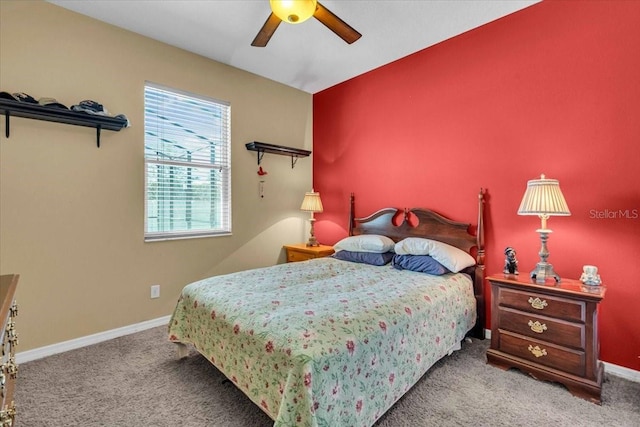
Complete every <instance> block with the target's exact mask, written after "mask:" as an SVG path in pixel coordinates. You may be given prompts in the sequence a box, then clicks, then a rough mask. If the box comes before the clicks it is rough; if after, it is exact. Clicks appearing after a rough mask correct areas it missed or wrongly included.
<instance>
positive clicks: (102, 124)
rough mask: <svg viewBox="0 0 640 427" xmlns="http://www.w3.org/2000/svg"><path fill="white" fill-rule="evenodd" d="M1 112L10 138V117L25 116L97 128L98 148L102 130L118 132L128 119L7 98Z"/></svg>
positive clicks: (1, 103) (3, 101) (6, 134)
mask: <svg viewBox="0 0 640 427" xmlns="http://www.w3.org/2000/svg"><path fill="white" fill-rule="evenodd" d="M0 114H4V115H5V125H6V126H5V136H6V137H7V138H9V134H10V131H9V129H10V127H9V122H10V120H9V119H10V118H11V116H13V117H24V118H27V119H35V120H44V121H47V122H56V123H64V124H68V125H74V126H84V127H90V128H95V129H96V144H97V146H98V148H100V131H102V130H111V131H115V132H118V131H120V130H121V129H122V128H123V127H126V126H127V122H126V120H122V119H116V118H115V117H107V116H94V115H90V114H87V113H82V112H77V111H71V110H64V109H62V108H54V107H44V106H42V105H39V104H28V103H24V102H19V101H11V100H5V99H2V100H0Z"/></svg>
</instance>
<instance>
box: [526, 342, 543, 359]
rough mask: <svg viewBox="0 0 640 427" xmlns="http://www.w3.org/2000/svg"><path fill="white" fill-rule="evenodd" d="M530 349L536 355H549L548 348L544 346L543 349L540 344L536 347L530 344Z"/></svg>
mask: <svg viewBox="0 0 640 427" xmlns="http://www.w3.org/2000/svg"><path fill="white" fill-rule="evenodd" d="M529 351H530V352H531V353H533V355H534V356H535V357H542V356H546V355H547V350H545V349H544V348H542V349H541V348H540V347H538V346H535V347H534V346H532V345H531V344H529Z"/></svg>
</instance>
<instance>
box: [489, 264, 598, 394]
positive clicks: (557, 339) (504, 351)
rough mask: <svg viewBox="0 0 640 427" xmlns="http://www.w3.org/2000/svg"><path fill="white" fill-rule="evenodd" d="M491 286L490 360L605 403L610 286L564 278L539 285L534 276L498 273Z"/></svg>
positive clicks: (495, 363) (493, 277) (505, 367)
mask: <svg viewBox="0 0 640 427" xmlns="http://www.w3.org/2000/svg"><path fill="white" fill-rule="evenodd" d="M487 279H488V280H489V282H490V283H491V347H490V348H489V350H488V351H487V362H488V363H490V364H492V365H495V366H498V367H500V368H503V369H509V368H512V367H514V368H518V369H520V370H522V371H525V372H528V373H529V374H530V375H531V376H533V377H534V378H537V379H541V380H546V381H556V382H559V383H561V384H564V386H565V387H567V389H568V390H569V391H570V392H571V393H573V394H574V395H576V396H578V397H581V398H583V399H587V400H590V401H592V402H594V403H600V395H601V390H602V380H603V375H604V366H603V364H602V362H600V361H599V360H598V356H599V350H600V347H599V343H598V303H600V301H602V299H603V298H604V293H605V289H606V288H605V287H603V286H584V285H583V284H582V283H581V282H579V281H577V280H570V279H562V280H561V281H560V283H558V284H556V283H555V282H554V281H551V282H547V283H545V284H536V283H534V282H532V281H531V279H529V277H528V275H526V274H524V275H521V276H514V275H504V274H498V275H494V276H490V277H488V278H487Z"/></svg>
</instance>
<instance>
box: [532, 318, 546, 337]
mask: <svg viewBox="0 0 640 427" xmlns="http://www.w3.org/2000/svg"><path fill="white" fill-rule="evenodd" d="M528 325H529V327H530V328H531V330H532V331H533V332H535V333H537V334H541V333H543V332H544V331H546V330H547V325H546V324H544V323H540V322H538V321H537V320H536V321H535V322H534V321H533V320H529V323H528Z"/></svg>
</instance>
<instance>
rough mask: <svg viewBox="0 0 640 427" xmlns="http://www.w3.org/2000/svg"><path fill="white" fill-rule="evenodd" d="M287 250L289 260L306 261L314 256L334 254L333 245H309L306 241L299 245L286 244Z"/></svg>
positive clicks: (320, 256)
mask: <svg viewBox="0 0 640 427" xmlns="http://www.w3.org/2000/svg"><path fill="white" fill-rule="evenodd" d="M284 249H285V250H286V251H287V262H298V261H306V260H308V259H312V258H322V257H326V256H329V255H331V254H333V252H334V251H333V247H332V246H325V245H320V246H307V245H306V244H304V243H301V244H298V245H284Z"/></svg>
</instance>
